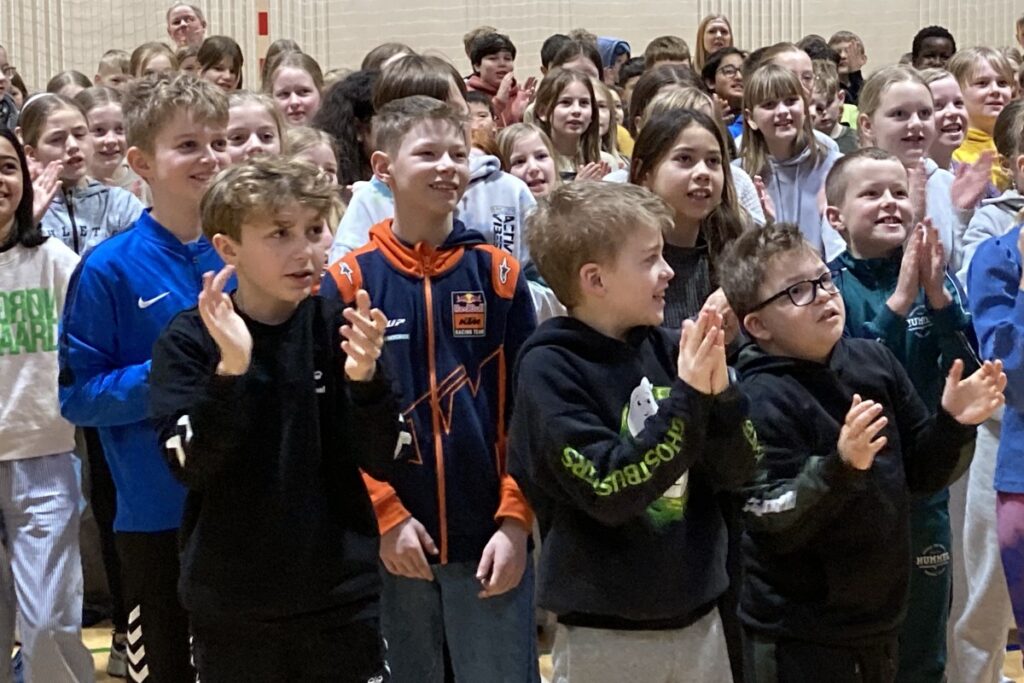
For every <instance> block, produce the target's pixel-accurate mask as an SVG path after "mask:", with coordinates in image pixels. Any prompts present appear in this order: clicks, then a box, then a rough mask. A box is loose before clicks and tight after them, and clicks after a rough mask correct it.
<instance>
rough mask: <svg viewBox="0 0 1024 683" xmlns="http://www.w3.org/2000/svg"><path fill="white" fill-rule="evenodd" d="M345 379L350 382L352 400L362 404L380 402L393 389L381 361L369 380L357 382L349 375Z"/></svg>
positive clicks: (349, 389) (349, 388) (349, 391)
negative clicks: (349, 377)
mask: <svg viewBox="0 0 1024 683" xmlns="http://www.w3.org/2000/svg"><path fill="white" fill-rule="evenodd" d="M345 381H346V383H347V384H348V394H349V397H351V399H352V402H353V403H358V404H361V405H367V404H374V403H380V402H381V401H383V400H384V399H385V398H387V396H388V394H389V393H390V390H391V384H390V382H388V379H387V375H386V374H385V372H384V368H383V367H382V366H381V364H380V363H379V362H378V363H377V367H376V368H375V369H374V371H373V377H372V378H370V380H369V381H367V382H356V381H354V380H351V379H348V378H347V377H346V378H345Z"/></svg>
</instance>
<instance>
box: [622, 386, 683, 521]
mask: <svg viewBox="0 0 1024 683" xmlns="http://www.w3.org/2000/svg"><path fill="white" fill-rule="evenodd" d="M669 390H670V389H669V387H656V386H654V385H652V384H651V382H650V380H648V379H647V378H646V377H644V378H643V379H642V380H640V384H639V385H637V387H636V388H635V389H633V392H632V393H631V394H630V396H629V405H627V406H626V407H625V408H623V409H622V425H621V426H620V427H619V432H620V433H621V434H623V435H625V434H626V433H628V434H629V435H630V436H632V437H635V436H636V435H637V434H639V433H640V432H641V431H643V428H644V423H645V422H647V418H649V417H651V416H652V415H656V414H657V412H658V401H659V400H662V399H665V398H668V394H669ZM688 480H689V472H684V473H683V476H681V477H679V479H677V480H676V483H674V484H672V486H670V487H668V490H666V491H665V493H663V494H662V496H661V498H659V499H658V500H656V501H655V502H654V503H652V504H651V505H650V506H648V508H647V515H648V516H649V517H650V518H651V521H653V522H654V525H655V526H656V527H659V528H660V527H664V526H666V525H667V524H670V523H671V522H678V521H679V520H681V519H682V518H683V513H684V512H685V511H686V499H687V493H688V489H687V482H688Z"/></svg>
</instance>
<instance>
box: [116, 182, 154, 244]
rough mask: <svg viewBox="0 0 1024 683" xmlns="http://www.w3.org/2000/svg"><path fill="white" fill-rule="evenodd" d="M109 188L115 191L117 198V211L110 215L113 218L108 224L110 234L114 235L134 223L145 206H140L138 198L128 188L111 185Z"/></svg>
mask: <svg viewBox="0 0 1024 683" xmlns="http://www.w3.org/2000/svg"><path fill="white" fill-rule="evenodd" d="M110 190H111V192H116V194H117V200H118V211H117V212H116V215H114V216H112V217H111V218H112V219H113V220H112V224H111V225H110V234H111V235H116V234H117V233H119V232H124V231H125V230H127V229H128V228H130V227H131V226H132V225H134V224H135V221H137V220H138V218H139V216H140V215H142V212H143V211H144V210H145V207H143V206H142V202H140V201H139V198H138V197H136V196H135V195H133V194H132V193H131V192H129V191H128V190H124V189H121V188H119V187H112V188H110Z"/></svg>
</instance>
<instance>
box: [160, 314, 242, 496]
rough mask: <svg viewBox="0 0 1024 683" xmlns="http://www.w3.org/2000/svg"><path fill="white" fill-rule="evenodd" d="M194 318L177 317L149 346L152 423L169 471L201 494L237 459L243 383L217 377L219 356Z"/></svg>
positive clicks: (220, 376) (239, 380)
mask: <svg viewBox="0 0 1024 683" xmlns="http://www.w3.org/2000/svg"><path fill="white" fill-rule="evenodd" d="M202 334H203V332H202V331H201V330H200V329H198V326H197V325H196V324H195V319H190V318H188V317H186V316H178V317H177V318H176V319H175V320H174V321H172V322H171V324H170V326H168V328H167V329H166V330H165V331H164V333H163V334H161V335H160V338H159V339H157V342H156V344H155V345H154V346H153V371H152V377H151V380H150V385H151V390H150V393H151V398H150V400H151V418H152V421H153V424H154V426H155V427H156V431H157V439H158V443H159V444H160V446H161V447H162V448H163V451H164V455H165V456H166V458H167V462H168V464H169V465H170V468H171V472H172V473H173V474H174V475H175V476H176V477H177V478H178V479H179V480H181V482H182V483H184V484H185V485H186V486H188V487H189V488H192V489H200V490H201V489H203V488H206V487H207V486H209V485H210V484H211V483H213V482H214V481H216V479H217V478H218V477H219V476H221V474H222V473H223V472H225V471H227V470H229V468H230V467H231V464H232V463H233V462H236V461H237V460H238V459H239V457H240V454H239V448H238V444H240V443H242V441H243V436H244V433H245V430H246V426H247V425H246V416H247V415H248V413H249V411H247V410H246V409H245V406H244V404H243V401H244V396H243V393H242V384H243V380H242V378H241V377H227V376H222V375H218V374H216V368H217V363H218V362H219V360H220V359H219V356H218V355H217V354H216V353H214V354H211V353H210V352H209V351H207V350H206V349H205V348H204V345H203V343H202V341H201V340H202V336H201V335H202Z"/></svg>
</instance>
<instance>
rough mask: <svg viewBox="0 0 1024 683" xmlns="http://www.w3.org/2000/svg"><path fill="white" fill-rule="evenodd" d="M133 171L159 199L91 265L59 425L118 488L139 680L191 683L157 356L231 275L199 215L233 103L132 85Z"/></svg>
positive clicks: (64, 374)
mask: <svg viewBox="0 0 1024 683" xmlns="http://www.w3.org/2000/svg"><path fill="white" fill-rule="evenodd" d="M124 118H125V135H126V137H127V141H128V145H129V149H128V163H129V165H130V166H131V167H132V170H133V171H135V172H136V173H138V174H139V175H140V176H141V177H142V178H143V179H144V180H146V182H147V183H148V184H149V186H150V188H151V189H152V191H153V207H152V209H149V210H147V211H146V212H144V213H143V214H142V215H141V216H140V217H139V219H138V220H137V221H136V222H135V224H134V225H133V227H132V229H131V230H126V231H124V232H122V233H120V234H118V235H115V236H114V237H112V238H110V239H108V240H106V241H105V242H103V243H101V244H100V245H98V246H97V247H96V248H95V249H93V250H92V251H90V252H89V253H88V254H87V255H86V256H85V258H83V259H82V261H81V263H80V264H79V266H78V269H77V270H76V271H75V274H74V276H73V277H72V279H71V283H70V285H69V287H68V297H67V304H66V306H65V308H64V315H63V322H62V325H61V339H60V368H61V373H60V402H61V413H62V414H63V415H64V417H65V418H67V419H68V421H69V422H71V423H73V424H76V425H81V426H86V427H98V428H99V435H100V441H101V442H102V444H103V450H104V453H105V455H106V458H107V461H108V463H109V464H110V471H111V474H112V475H113V478H114V482H115V484H116V488H117V516H116V518H115V520H114V532H115V535H116V543H117V550H118V555H119V556H120V559H121V565H122V576H123V581H124V592H125V596H124V597H125V604H126V606H127V609H128V616H129V619H128V659H129V667H128V668H129V672H128V673H129V676H130V677H132V678H134V679H135V680H143V679H145V678H146V676H147V673H146V672H147V671H148V676H150V677H152V680H155V681H158V682H162V681H181V680H186V679H189V678H191V677H193V676H194V675H195V674H194V672H193V671H192V667H191V665H190V663H189V658H190V655H189V642H188V640H189V633H188V617H187V615H186V613H185V610H183V609H182V607H181V605H180V603H179V602H178V597H177V588H178V545H177V532H178V527H179V526H180V525H181V514H182V509H183V506H184V501H185V489H184V487H182V486H181V484H179V483H178V482H177V481H175V480H174V478H173V477H172V476H171V472H170V470H169V469H168V468H167V465H166V463H165V462H164V458H163V454H162V450H161V448H160V445H159V442H158V440H157V433H156V430H155V429H154V428H153V425H152V424H151V422H150V421H149V394H150V384H149V375H150V365H151V359H152V351H153V342H155V341H156V339H157V337H158V336H159V335H160V332H161V331H162V330H163V328H164V327H165V326H166V325H167V323H168V322H169V321H170V320H171V319H172V318H173V317H174V316H175V315H176V314H177V313H178V312H179V311H182V310H184V309H186V308H191V307H192V306H194V305H195V301H196V297H198V296H199V292H200V286H201V281H202V273H204V272H206V271H209V270H220V268H221V267H222V266H223V262H222V261H221V259H220V257H219V256H218V255H217V253H216V252H215V251H214V249H213V245H211V244H210V242H209V240H207V239H205V238H204V237H203V235H202V229H201V224H200V218H199V202H200V199H201V198H202V196H203V192H204V191H205V190H206V186H207V183H208V182H209V181H210V180H211V179H212V178H213V176H214V175H216V174H217V172H218V171H219V170H220V169H221V168H223V167H225V166H227V165H228V163H229V159H228V155H227V135H226V128H227V123H228V103H227V98H226V97H225V96H224V94H223V92H222V91H221V90H219V89H218V88H217V87H216V86H214V85H212V84H210V83H207V82H206V81H198V80H196V79H195V78H192V77H191V76H187V75H185V76H177V77H175V78H174V79H168V78H166V77H162V78H156V79H148V80H144V81H139V82H136V83H134V84H133V86H132V88H131V89H130V90H129V93H128V96H127V98H126V101H125V103H124Z"/></svg>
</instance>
